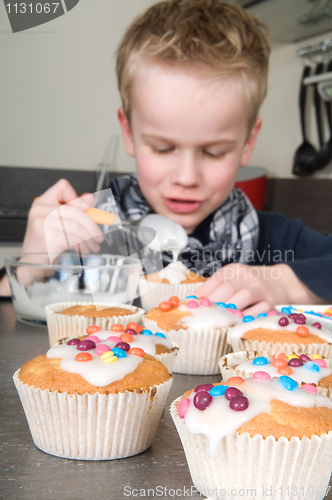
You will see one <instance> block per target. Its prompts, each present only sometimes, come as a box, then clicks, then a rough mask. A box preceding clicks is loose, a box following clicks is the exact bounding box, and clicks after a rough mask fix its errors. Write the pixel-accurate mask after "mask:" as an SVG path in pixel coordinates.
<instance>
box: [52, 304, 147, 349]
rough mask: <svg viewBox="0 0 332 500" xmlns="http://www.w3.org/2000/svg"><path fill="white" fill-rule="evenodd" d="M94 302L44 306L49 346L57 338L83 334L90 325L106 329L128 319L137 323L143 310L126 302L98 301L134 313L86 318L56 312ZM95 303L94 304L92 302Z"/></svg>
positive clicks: (122, 323) (127, 321)
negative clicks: (106, 302)
mask: <svg viewBox="0 0 332 500" xmlns="http://www.w3.org/2000/svg"><path fill="white" fill-rule="evenodd" d="M91 304H94V302H58V303H57V304H51V305H48V306H46V307H45V313H46V322H47V328H48V337H49V341H50V346H51V347H52V346H53V345H54V344H55V343H56V342H57V341H58V340H60V339H63V338H65V337H77V336H79V335H85V333H86V329H87V327H88V326H90V325H97V326H100V328H102V329H105V330H108V329H109V328H110V327H111V326H112V325H114V324H115V323H119V324H120V325H123V326H126V325H127V323H129V321H134V322H135V323H137V324H139V323H140V321H141V319H142V316H143V315H144V313H145V311H144V310H143V309H141V308H139V307H135V306H130V305H128V304H105V303H100V304H99V305H100V306H108V307H123V308H124V309H128V310H129V311H132V312H133V313H134V314H131V315H128V316H127V315H125V316H109V317H106V318H102V317H96V318H88V317H85V316H68V315H67V314H57V313H58V312H59V311H63V310H64V309H67V307H72V306H88V305H91ZM94 305H95V304H94Z"/></svg>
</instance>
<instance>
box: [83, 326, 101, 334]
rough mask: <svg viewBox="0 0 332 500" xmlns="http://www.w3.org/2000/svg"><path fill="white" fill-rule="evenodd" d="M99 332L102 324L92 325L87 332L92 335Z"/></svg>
mask: <svg viewBox="0 0 332 500" xmlns="http://www.w3.org/2000/svg"><path fill="white" fill-rule="evenodd" d="M97 332H100V326H97V325H90V326H88V327H87V329H86V333H88V334H89V335H92V334H93V333H97Z"/></svg>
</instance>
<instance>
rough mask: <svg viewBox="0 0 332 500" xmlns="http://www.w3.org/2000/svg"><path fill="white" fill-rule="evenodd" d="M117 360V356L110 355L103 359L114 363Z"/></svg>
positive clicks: (105, 361)
mask: <svg viewBox="0 0 332 500" xmlns="http://www.w3.org/2000/svg"><path fill="white" fill-rule="evenodd" d="M117 360H118V358H117V356H110V357H109V358H105V359H103V362H104V363H114V362H115V361H117Z"/></svg>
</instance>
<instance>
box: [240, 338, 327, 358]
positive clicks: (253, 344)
mask: <svg viewBox="0 0 332 500" xmlns="http://www.w3.org/2000/svg"><path fill="white" fill-rule="evenodd" d="M231 344H232V348H233V351H234V352H238V351H259V352H266V353H268V354H270V355H271V354H274V353H275V352H277V351H281V352H284V353H285V354H292V353H294V354H308V356H312V355H313V354H319V355H320V356H322V357H324V358H332V344H328V343H324V344H282V343H281V342H260V341H259V340H250V339H248V340H242V339H241V337H233V338H232V339H231Z"/></svg>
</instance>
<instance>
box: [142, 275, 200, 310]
mask: <svg viewBox="0 0 332 500" xmlns="http://www.w3.org/2000/svg"><path fill="white" fill-rule="evenodd" d="M152 283H153V282H152ZM202 285H203V282H200V283H192V284H189V283H188V284H186V283H183V284H181V283H178V284H172V283H158V285H157V286H155V283H153V286H152V285H151V284H150V282H149V281H148V280H146V279H145V278H140V279H139V280H138V286H139V293H140V298H141V305H142V308H143V309H144V310H145V311H150V309H153V308H154V307H158V306H159V304H160V302H163V301H167V300H168V299H169V298H170V297H173V295H175V296H176V297H179V299H180V300H182V299H185V298H186V297H187V296H188V295H195V292H196V290H197V289H198V288H199V287H200V286H202ZM150 288H152V289H151V290H150ZM147 290H148V291H147Z"/></svg>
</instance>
